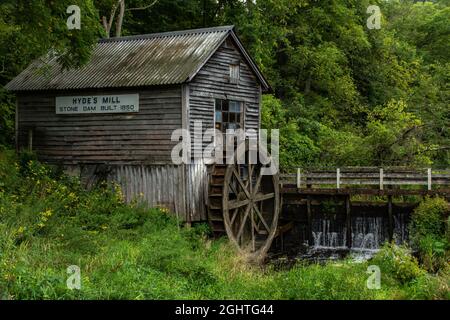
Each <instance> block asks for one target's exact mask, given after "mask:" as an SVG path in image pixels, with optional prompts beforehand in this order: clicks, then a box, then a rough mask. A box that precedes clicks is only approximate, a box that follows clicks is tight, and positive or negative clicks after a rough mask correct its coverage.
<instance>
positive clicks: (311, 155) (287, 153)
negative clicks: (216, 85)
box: [0, 0, 450, 166]
mask: <svg viewBox="0 0 450 320" xmlns="http://www.w3.org/2000/svg"><path fill="white" fill-rule="evenodd" d="M120 3H124V14H123V22H121V23H120V30H119V32H118V30H117V28H118V26H119V24H117V23H116V21H117V20H118V19H117V17H118V16H117V15H115V16H114V19H113V21H112V23H111V30H109V33H110V35H111V36H114V35H117V34H121V35H133V34H144V33H152V32H162V31H171V30H180V29H188V28H199V27H208V26H216V25H224V24H234V25H235V26H236V31H237V33H238V35H239V37H240V38H241V39H242V41H243V42H244V44H245V46H246V48H247V49H248V50H249V51H250V53H251V55H252V57H253V58H254V60H255V61H256V63H257V64H258V66H259V67H260V68H261V70H262V71H263V73H264V74H265V75H266V77H267V78H268V79H269V82H270V84H271V86H272V88H273V95H272V96H268V97H266V98H265V99H264V110H263V126H266V127H267V128H269V129H274V128H279V129H280V131H281V144H282V145H281V148H280V151H281V157H282V159H281V163H282V164H283V166H311V165H315V166H327V165H389V164H395V165H398V164H402V165H425V164H426V165H431V164H432V165H435V166H448V165H449V163H450V133H449V125H448V124H449V123H450V110H449V101H450V97H449V90H448V83H449V78H450V61H449V52H450V50H449V49H450V48H449V46H450V27H449V26H450V24H449V23H448V22H449V21H450V5H449V1H448V0H441V1H434V2H417V1H412V0H392V1H382V0H373V1H369V0H327V1H311V0H257V1H250V0H247V1H242V0H158V1H154V0H78V1H75V0H70V1H68V0H67V1H66V0H62V1H46V0H31V1H23V0H19V1H12V0H6V1H3V2H2V4H1V5H0V8H1V11H0V52H1V59H2V60H1V61H0V63H1V64H0V68H2V67H3V71H2V72H0V84H2V85H4V84H5V83H7V82H8V81H9V80H10V79H11V78H13V77H14V76H15V75H17V74H18V73H19V72H20V71H21V70H22V69H23V68H24V67H25V66H26V65H27V64H28V63H29V62H30V61H31V60H33V59H35V58H37V57H39V56H41V55H42V54H44V53H45V52H47V51H48V50H49V49H52V50H53V52H54V53H55V54H56V55H58V58H59V60H60V61H61V63H62V64H63V66H65V67H78V66H80V65H83V64H84V63H85V62H86V61H88V59H89V55H90V51H91V48H92V44H93V43H94V42H95V39H96V38H97V37H99V36H100V35H102V36H105V34H106V33H108V32H105V30H104V26H103V22H102V17H106V19H107V20H108V21H109V18H110V17H111V12H112V11H113V10H120V8H119V7H120ZM69 4H77V5H79V6H80V8H81V10H82V29H81V30H72V31H68V30H67V28H66V26H65V22H66V19H67V16H68V15H67V13H66V8H67V6H68V5H69ZM118 4H119V7H117V6H118ZM374 4H375V5H378V6H379V7H380V9H381V13H382V20H381V29H368V28H367V26H366V21H367V18H368V17H369V14H367V7H368V6H369V5H374ZM115 8H116V9H115ZM117 8H119V9H117ZM13 103H14V101H13V99H12V98H11V96H9V95H8V94H6V93H5V92H4V90H3V89H0V110H1V111H2V116H0V130H2V131H1V133H2V136H3V138H2V139H1V140H0V143H1V144H4V143H7V142H11V141H12V140H13V139H12V138H11V134H12V130H11V124H12V122H13V121H12V120H11V119H12V117H13V116H14V115H13V111H12V110H13ZM5 137H7V138H5Z"/></svg>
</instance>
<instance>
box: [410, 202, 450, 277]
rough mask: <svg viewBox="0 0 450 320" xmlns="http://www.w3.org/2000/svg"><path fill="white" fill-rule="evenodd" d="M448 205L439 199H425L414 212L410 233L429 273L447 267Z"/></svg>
mask: <svg viewBox="0 0 450 320" xmlns="http://www.w3.org/2000/svg"><path fill="white" fill-rule="evenodd" d="M448 213H449V206H448V203H447V202H446V201H445V200H444V199H441V198H427V199H426V200H425V201H423V202H422V203H421V204H420V205H419V206H418V207H417V208H416V210H414V213H413V215H412V223H411V228H410V229H411V230H410V233H411V235H412V237H411V238H412V239H411V240H412V241H413V244H414V245H415V247H417V249H418V251H419V254H420V258H421V260H422V263H423V264H424V266H425V267H426V268H427V269H428V270H429V271H431V272H436V271H438V270H439V269H440V268H443V267H445V266H447V265H448V260H449V258H450V256H449V252H450V251H449V250H450V243H449V241H448V234H449V232H450V231H449V229H448V228H449V227H450V226H449V224H448Z"/></svg>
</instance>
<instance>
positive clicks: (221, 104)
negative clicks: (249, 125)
mask: <svg viewBox="0 0 450 320" xmlns="http://www.w3.org/2000/svg"><path fill="white" fill-rule="evenodd" d="M243 120H244V119H243V117H242V103H241V102H239V101H233V100H222V99H216V111H215V123H216V129H218V130H220V131H222V132H226V130H227V129H240V128H242V127H243V126H242V122H243Z"/></svg>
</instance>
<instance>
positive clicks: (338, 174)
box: [336, 168, 341, 189]
mask: <svg viewBox="0 0 450 320" xmlns="http://www.w3.org/2000/svg"><path fill="white" fill-rule="evenodd" d="M336 188H337V189H340V188H341V169H339V168H337V169H336Z"/></svg>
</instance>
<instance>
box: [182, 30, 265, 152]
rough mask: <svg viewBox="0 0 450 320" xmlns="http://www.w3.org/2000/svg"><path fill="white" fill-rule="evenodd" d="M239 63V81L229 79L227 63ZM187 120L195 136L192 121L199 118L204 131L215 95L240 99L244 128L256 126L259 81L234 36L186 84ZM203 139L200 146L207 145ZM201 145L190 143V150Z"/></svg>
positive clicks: (210, 121)
mask: <svg viewBox="0 0 450 320" xmlns="http://www.w3.org/2000/svg"><path fill="white" fill-rule="evenodd" d="M236 62H239V64H240V80H239V83H237V84H233V83H230V69H229V68H230V65H231V64H236ZM189 88H190V95H189V120H190V129H191V134H192V136H193V137H194V122H195V121H202V129H203V132H204V131H205V130H206V129H207V128H213V127H214V102H215V99H216V98H219V99H230V100H237V101H241V102H243V104H244V110H245V114H244V129H245V130H248V129H255V130H258V128H259V126H260V125H259V121H260V97H261V93H260V84H259V82H258V80H257V79H256V77H255V76H254V74H253V73H252V71H251V69H250V67H249V66H248V65H247V63H246V62H245V60H244V58H243V57H242V55H241V53H240V52H239V51H238V49H237V48H236V45H235V44H234V42H233V40H232V39H231V37H230V38H228V39H227V40H226V41H225V42H224V43H223V44H222V46H221V47H220V48H219V49H218V50H217V51H216V53H214V55H213V56H212V57H211V59H210V60H209V61H208V62H207V63H206V64H205V65H204V66H203V68H202V69H201V70H200V71H199V72H198V74H197V75H196V76H195V78H194V79H193V81H192V82H191V83H190V84H189ZM208 144H209V142H208V141H204V143H203V148H204V147H205V146H206V145H208ZM201 148H202V146H200V145H196V144H193V150H197V151H198V150H200V149H201Z"/></svg>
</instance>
